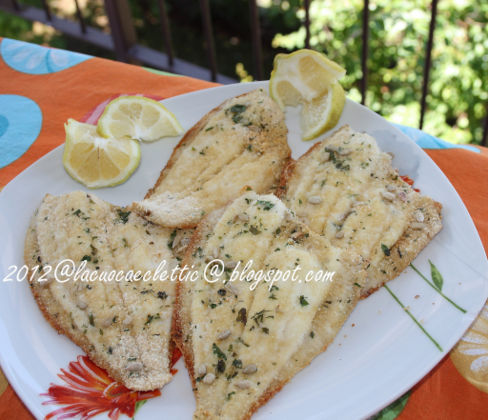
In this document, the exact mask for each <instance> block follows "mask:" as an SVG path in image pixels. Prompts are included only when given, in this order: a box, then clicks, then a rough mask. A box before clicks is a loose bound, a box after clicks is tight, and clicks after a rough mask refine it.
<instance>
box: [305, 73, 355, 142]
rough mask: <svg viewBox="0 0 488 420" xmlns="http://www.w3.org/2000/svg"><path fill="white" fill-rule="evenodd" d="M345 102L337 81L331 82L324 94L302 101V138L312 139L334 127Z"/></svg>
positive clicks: (342, 90)
mask: <svg viewBox="0 0 488 420" xmlns="http://www.w3.org/2000/svg"><path fill="white" fill-rule="evenodd" d="M345 102H346V95H345V93H344V89H342V86H341V85H340V84H339V82H333V83H332V84H331V86H330V87H329V91H328V92H327V93H326V94H324V95H321V96H319V97H317V98H315V99H312V100H311V101H310V102H304V103H303V106H302V110H301V112H300V126H301V129H302V139H303V140H311V139H314V138H315V137H317V136H320V135H321V134H322V133H324V132H326V131H327V130H330V129H331V128H333V127H335V126H336V125H337V122H338V121H339V118H340V117H341V114H342V110H343V108H344V104H345Z"/></svg>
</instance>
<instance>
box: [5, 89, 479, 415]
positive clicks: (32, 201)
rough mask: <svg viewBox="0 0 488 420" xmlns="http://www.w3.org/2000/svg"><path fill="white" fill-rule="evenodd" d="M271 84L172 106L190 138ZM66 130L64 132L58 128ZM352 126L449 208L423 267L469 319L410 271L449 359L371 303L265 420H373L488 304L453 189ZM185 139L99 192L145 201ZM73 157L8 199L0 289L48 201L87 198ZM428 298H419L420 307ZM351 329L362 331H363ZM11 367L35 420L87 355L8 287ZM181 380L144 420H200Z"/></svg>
mask: <svg viewBox="0 0 488 420" xmlns="http://www.w3.org/2000/svg"><path fill="white" fill-rule="evenodd" d="M256 87H264V88H267V83H266V82H257V83H250V84H236V85H230V86H223V87H218V88H212V89H207V90H203V91H199V92H193V93H190V94H186V95H181V96H178V97H175V98H171V99H168V100H165V101H163V103H164V104H165V105H166V106H167V107H168V108H169V109H171V110H172V111H173V112H174V113H175V114H176V116H177V117H178V118H179V119H180V121H181V123H182V125H183V127H185V128H190V127H191V126H192V125H193V124H194V123H195V122H197V121H198V120H199V119H200V118H201V117H202V116H203V115H204V114H205V113H206V112H207V111H209V110H210V109H211V108H213V107H214V106H217V105H218V104H220V103H221V102H222V101H224V100H225V99H227V98H229V97H232V96H235V95H238V94H241V93H244V92H247V91H249V90H252V89H255V88H256ZM58 123H59V124H62V123H63V121H58ZM346 123H347V124H349V125H351V126H352V127H353V128H354V129H356V130H360V131H366V132H367V133H369V134H371V135H372V136H373V137H374V138H375V139H376V140H377V141H378V143H379V145H380V147H381V148H382V149H383V150H384V151H389V152H393V153H394V154H395V158H394V161H393V162H394V165H395V166H396V167H398V168H399V170H400V173H401V174H408V175H409V176H410V177H411V178H413V179H414V180H415V185H416V186H417V187H418V188H420V189H421V191H422V193H425V194H427V195H429V196H431V197H433V198H434V199H435V200H437V201H439V202H441V203H442V205H443V206H444V207H443V218H444V228H443V229H442V231H441V232H440V233H439V235H437V236H436V238H435V239H434V240H433V241H432V242H431V243H430V244H429V246H428V247H427V248H426V249H425V250H424V251H423V252H422V253H421V254H420V255H419V257H418V258H417V259H416V260H415V264H416V266H417V267H418V268H419V269H420V270H421V271H422V272H424V273H426V274H429V272H430V271H429V266H428V259H430V260H432V261H433V262H434V263H435V264H436V265H437V267H438V268H439V270H440V271H441V273H442V274H443V275H444V288H443V291H444V293H445V294H446V295H448V296H450V297H452V298H453V299H454V300H455V301H456V302H457V303H458V304H459V305H461V306H463V307H464V308H466V309H467V310H468V311H467V313H466V314H462V313H461V312H460V311H458V310H457V309H455V308H454V307H453V306H451V305H450V304H449V303H448V302H446V301H445V300H444V299H443V298H442V297H440V296H439V294H437V293H436V292H435V291H434V290H433V289H432V288H431V287H429V286H428V285H427V284H426V283H425V282H424V281H423V280H422V279H421V278H420V277H419V276H418V275H417V274H415V273H414V272H413V271H412V270H411V269H408V270H407V271H406V272H404V273H402V274H401V275H400V276H399V277H398V278H397V279H395V280H394V281H392V282H391V283H390V287H391V289H392V290H393V291H394V292H395V293H396V294H397V296H399V298H400V299H401V300H402V301H403V303H404V304H405V305H407V306H408V307H409V308H410V310H411V312H412V313H413V314H414V315H415V316H416V317H417V318H418V319H419V320H420V321H421V322H422V324H423V326H424V327H425V328H426V329H427V330H428V331H429V332H430V334H431V335H432V336H433V337H434V338H435V339H436V340H437V341H438V342H439V343H440V345H441V346H442V348H443V349H444V351H443V352H440V351H439V350H438V349H437V348H436V347H435V346H434V345H433V344H432V342H431V341H429V339H428V338H427V337H426V336H425V335H424V334H423V333H422V332H421V331H420V329H419V328H418V327H417V326H416V325H415V324H414V323H413V322H412V320H411V319H410V318H409V317H408V316H407V315H406V314H405V313H404V311H403V310H402V309H401V308H400V307H399V306H398V304H397V303H396V302H395V301H394V300H393V299H392V297H391V296H390V295H389V294H388V293H387V291H386V290H385V289H384V288H383V289H381V290H379V291H378V292H377V293H375V294H373V295H372V296H370V297H369V298H368V299H366V300H364V301H362V302H361V303H360V304H359V305H358V306H357V308H356V309H355V310H354V312H353V314H352V315H351V317H350V318H349V320H348V321H347V322H346V325H345V326H344V327H343V329H342V330H341V332H340V333H339V334H338V336H337V337H336V340H335V341H334V343H333V344H332V345H331V346H330V347H329V349H328V350H327V351H326V352H325V353H324V354H322V355H320V356H319V357H317V358H316V359H315V360H314V361H313V363H312V364H311V366H309V367H307V368H306V369H304V370H303V371H302V372H300V373H299V374H298V375H297V376H296V377H295V378H293V379H292V381H291V382H290V383H289V384H288V385H287V386H285V387H284V389H283V390H282V391H281V392H280V393H278V394H277V395H276V396H275V397H274V398H273V399H272V400H271V401H270V402H269V403H268V404H266V405H265V406H264V407H262V408H261V409H260V410H259V411H258V413H256V415H255V417H254V418H255V419H256V420H257V419H264V418H266V419H283V418H286V419H337V418H341V419H357V418H363V417H367V416H369V415H372V414H374V413H375V412H377V411H378V410H380V409H381V408H383V407H384V406H386V405H387V404H388V403H390V402H391V401H393V400H395V399H396V398H397V397H399V396H400V395H402V394H403V393H404V392H405V391H407V390H408V389H409V388H411V387H412V386H413V385H414V384H415V383H416V382H418V381H419V380H420V379H421V378H422V377H423V376H425V375H426V374H427V373H428V372H429V371H430V370H431V369H432V368H433V367H434V366H435V365H436V364H437V363H438V362H439V361H440V360H441V359H442V357H443V356H444V355H445V354H446V353H447V352H448V351H449V350H450V349H451V348H452V346H453V345H454V344H455V343H456V342H457V341H458V340H459V338H461V336H462V335H463V333H464V332H465V330H466V329H467V328H468V327H469V325H470V324H471V322H472V321H473V320H474V319H475V317H476V315H477V314H478V312H479V310H480V309H481V307H482V305H483V303H484V302H485V300H486V298H487V295H488V281H487V273H488V264H487V261H486V257H485V253H484V251H483V247H482V245H481V242H480V239H479V236H478V233H477V232H476V229H475V227H474V225H473V222H472V221H471V218H470V216H469V214H468V212H467V210H466V208H465V207H464V205H463V203H462V201H461V199H460V198H459V196H458V195H457V193H456V191H455V190H454V188H453V187H452V186H451V184H450V183H449V181H448V180H447V179H446V177H445V176H444V175H443V174H442V172H441V171H440V170H439V168H438V167H437V166H436V165H435V164H434V162H432V160H431V159H430V158H429V157H428V156H427V155H426V154H425V153H424V152H423V151H422V150H421V149H420V148H419V147H418V146H417V145H415V143H414V142H412V141H411V140H409V139H408V138H407V137H406V136H405V135H404V134H402V133H401V132H400V131H398V130H397V129H395V128H394V127H393V126H392V125H391V124H389V123H388V122H387V121H385V120H384V119H383V118H381V117H380V116H378V115H377V114H375V113H374V112H372V111H370V110H368V109H367V108H365V107H363V106H361V105H358V104H357V103H354V102H351V101H349V100H348V101H347V103H346V106H345V108H344V112H343V114H342V117H341V120H340V122H339V125H338V126H341V125H343V124H346ZM287 124H288V128H289V138H288V141H289V143H290V147H291V149H292V151H293V157H295V158H297V157H299V156H300V155H301V154H302V153H304V152H305V151H306V150H307V149H308V148H309V147H311V146H312V143H311V142H303V141H301V140H300V137H299V126H298V121H297V118H296V115H288V116H287ZM177 141H178V139H169V140H161V141H159V142H156V143H151V144H143V145H142V161H141V165H140V167H139V169H138V170H137V171H136V173H135V174H134V176H132V178H130V179H129V181H127V182H126V183H125V184H123V185H121V186H119V187H116V188H108V189H102V190H97V191H95V193H96V194H97V195H99V196H100V197H101V198H103V199H105V200H107V201H110V202H112V203H115V204H128V203H130V202H132V201H133V200H137V199H141V198H142V197H143V195H144V194H145V192H146V190H147V189H148V188H149V187H151V186H152V185H153V183H154V182H155V180H156V179H157V177H158V174H159V172H160V170H161V168H162V167H163V165H164V164H165V162H166V161H167V159H168V158H169V156H170V154H171V151H172V149H173V147H174V146H175V145H176V143H177ZM62 152H63V147H62V146H61V147H58V148H57V149H55V150H53V151H52V152H50V153H48V154H47V155H46V156H44V157H43V158H42V159H40V160H39V161H37V162H36V163H34V164H33V165H32V166H31V167H29V168H28V169H26V170H25V171H24V172H23V173H21V174H20V175H19V176H18V177H17V178H15V179H14V180H13V181H12V182H10V183H9V184H8V185H7V186H6V187H5V188H4V190H3V191H2V192H1V194H0V238H1V247H2V248H1V252H0V281H1V279H3V278H4V276H5V275H6V274H7V269H8V267H9V266H10V265H12V264H16V265H19V266H20V265H22V264H23V257H22V255H23V243H24V236H25V232H26V229H27V225H28V221H29V218H30V217H31V215H32V214H33V212H34V210H35V209H36V207H37V206H38V205H39V203H40V201H41V199H42V197H43V196H44V194H46V193H51V194H63V193H67V192H70V191H73V190H77V189H83V188H82V187H81V185H80V184H78V183H76V182H75V181H73V180H72V179H71V178H70V177H69V176H68V175H67V174H66V173H65V171H64V169H63V166H62V164H61V156H62ZM416 295H419V296H420V297H419V298H415V296H416ZM352 324H355V326H354V327H352ZM0 343H1V346H0V362H1V365H2V369H3V371H4V372H5V374H6V375H7V377H8V380H9V382H10V383H11V384H12V386H13V387H14V388H15V390H16V392H17V394H18V395H19V396H20V398H22V400H23V401H24V402H25V404H26V405H27V406H28V408H29V409H30V410H31V412H32V413H33V414H34V415H35V416H36V417H43V416H44V415H46V414H47V413H48V412H50V411H52V410H54V409H55V408H56V407H55V406H43V405H41V403H42V401H45V399H43V398H41V397H40V396H39V394H41V393H43V392H46V391H47V389H48V387H49V384H50V383H52V382H54V383H61V381H60V380H59V378H58V377H57V374H58V373H59V371H60V369H61V368H66V367H67V365H68V363H69V362H70V361H73V360H75V359H76V356H77V355H79V354H80V353H81V350H80V349H79V348H78V347H77V346H75V345H74V344H72V343H71V342H70V341H69V340H68V339H67V338H65V337H64V336H60V335H58V334H57V333H56V332H55V331H54V330H53V329H52V328H51V327H50V326H49V325H48V323H47V322H46V321H45V320H44V318H43V317H42V315H41V313H40V311H39V309H38V308H37V305H36V304H35V302H34V299H33V298H32V296H31V293H30V291H29V287H28V285H27V284H25V283H16V282H13V283H3V282H2V283H1V292H0ZM176 367H177V368H178V369H179V373H178V374H177V375H176V376H175V378H174V379H173V381H172V382H171V383H170V384H168V385H167V386H166V387H165V388H164V389H163V392H162V396H161V397H158V398H155V399H152V400H149V401H148V402H147V404H145V405H144V406H143V407H142V408H141V409H140V411H138V414H137V418H138V419H160V418H162V416H163V417H164V418H170V419H174V418H177V419H191V416H192V412H193V409H194V400H193V395H192V392H191V385H190V381H189V379H188V375H187V373H186V370H185V368H184V366H183V364H182V362H181V361H180V362H178V364H177V366H176Z"/></svg>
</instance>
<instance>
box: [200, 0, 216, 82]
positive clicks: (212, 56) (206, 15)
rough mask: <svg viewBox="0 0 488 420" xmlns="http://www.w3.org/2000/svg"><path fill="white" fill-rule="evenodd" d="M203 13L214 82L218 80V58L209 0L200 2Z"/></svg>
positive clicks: (204, 30)
mask: <svg viewBox="0 0 488 420" xmlns="http://www.w3.org/2000/svg"><path fill="white" fill-rule="evenodd" d="M200 8H201V11H202V22H203V32H204V33H205V42H206V44H207V54H208V62H209V66H210V75H211V79H212V81H216V80H217V58H216V56H215V44H214V39H213V30H212V19H211V17H210V6H209V4H208V0H200Z"/></svg>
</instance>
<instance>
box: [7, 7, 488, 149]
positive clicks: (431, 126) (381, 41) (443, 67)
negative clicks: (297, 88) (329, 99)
mask: <svg viewBox="0 0 488 420" xmlns="http://www.w3.org/2000/svg"><path fill="white" fill-rule="evenodd" d="M22 3H23V4H26V3H28V4H34V5H37V6H40V5H41V1H40V0H30V1H28V0H25V1H23V2H22ZM66 3H67V1H66V0H64V1H63V0H52V1H50V4H51V6H52V7H53V9H54V12H56V13H58V14H61V15H65V16H67V17H68V18H74V16H73V11H72V10H71V11H67V10H66V8H65V4H66ZM85 3H86V5H85V7H84V16H85V18H86V20H87V22H88V23H89V24H91V25H93V26H97V27H99V28H101V29H104V30H108V25H107V22H106V20H104V10H103V2H102V1H101V0H86V1H85ZM130 3H131V8H132V13H133V16H134V23H135V27H136V31H137V35H138V40H139V42H141V43H143V44H145V45H149V46H151V47H153V48H156V49H162V45H163V42H162V37H161V32H160V27H159V15H158V9H157V2H156V1H155V0H130ZM370 3H371V4H370V42H369V60H368V68H369V77H368V94H367V101H366V103H367V106H369V107H370V108H371V109H373V110H374V111H376V112H378V113H380V114H381V115H383V116H385V117H386V118H387V119H389V120H391V121H394V122H397V123H402V124H406V125H410V126H417V125H418V120H419V112H420V105H419V101H420V96H421V88H422V74H423V67H424V57H425V44H426V40H427V33H428V26H429V20H430V3H431V0H371V1H370ZM258 4H259V6H260V7H259V12H260V21H261V26H262V41H263V58H264V63H263V67H264V71H265V75H268V74H269V72H270V71H271V68H272V60H273V57H274V55H275V54H276V53H278V52H289V51H292V50H294V49H297V48H303V47H304V43H305V30H304V28H303V26H302V22H303V20H304V10H303V2H302V0H258ZM210 5H211V12H212V20H213V26H214V33H215V44H216V49H217V57H218V68H219V72H221V73H223V74H226V75H228V76H232V77H236V78H238V79H240V80H243V81H248V80H252V77H251V76H250V73H252V71H253V68H254V67H253V62H252V54H251V40H250V39H251V37H250V28H249V3H248V0H232V1H229V0H211V1H210ZM167 6H168V10H169V15H170V21H171V32H172V36H173V44H174V48H175V52H176V55H177V56H178V57H180V58H183V59H186V60H188V61H191V62H194V63H197V64H200V65H203V66H207V64H208V63H207V61H206V54H205V49H204V45H203V42H202V38H203V37H202V35H201V27H202V24H201V15H200V9H199V6H198V2H196V1H195V0H167ZM362 8H363V0H342V1H339V2H338V1H332V0H313V1H311V21H312V24H311V45H312V48H314V49H316V50H318V51H322V52H325V53H326V54H327V55H328V56H329V57H330V58H332V59H333V60H335V61H337V62H338V63H340V64H341V65H343V66H344V67H345V68H346V69H347V75H346V77H345V78H344V80H343V85H344V87H345V88H346V89H347V90H348V92H349V93H348V95H349V97H350V98H351V99H354V100H359V99H360V95H359V82H360V80H361V77H362V74H361V66H360V53H361V45H362V36H361V25H362V23H361V16H362ZM34 29H36V28H33V25H32V23H29V22H26V21H24V20H22V19H19V18H13V17H12V16H10V15H7V14H4V13H0V36H5V37H11V38H17V39H24V40H28V41H30V42H37V43H44V44H47V43H48V44H50V45H53V46H56V47H60V48H67V49H72V50H76V51H82V52H86V53H89V54H94V55H98V56H103V57H109V58H113V54H112V53H111V52H107V51H104V50H101V49H98V48H95V47H93V46H90V45H86V44H84V43H83V42H80V41H77V40H73V39H69V38H66V37H64V36H62V35H61V34H58V33H56V32H54V33H52V31H46V32H45V33H42V31H39V30H34ZM37 29H38V28H37ZM432 58H433V67H432V72H431V78H430V80H431V82H430V86H429V89H430V93H429V96H428V98H427V107H428V111H427V114H426V118H425V124H424V129H425V130H426V131H427V132H429V133H431V134H433V135H435V136H438V137H442V138H444V139H446V140H448V141H451V142H455V143H480V142H481V138H482V126H483V118H484V116H485V115H486V109H487V105H488V1H479V0H441V1H439V6H438V17H437V26H436V31H435V38H434V49H433V55H432Z"/></svg>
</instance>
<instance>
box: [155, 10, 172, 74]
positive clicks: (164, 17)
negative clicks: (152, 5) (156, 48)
mask: <svg viewBox="0 0 488 420" xmlns="http://www.w3.org/2000/svg"><path fill="white" fill-rule="evenodd" d="M158 7H159V16H160V20H161V32H162V33H163V41H164V48H165V50H166V55H167V56H168V66H169V67H171V66H173V62H174V53H173V44H172V42H171V32H170V30H169V19H168V12H167V10H166V2H165V0H158Z"/></svg>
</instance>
